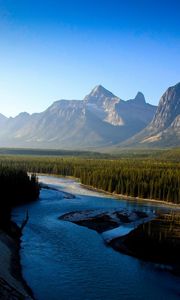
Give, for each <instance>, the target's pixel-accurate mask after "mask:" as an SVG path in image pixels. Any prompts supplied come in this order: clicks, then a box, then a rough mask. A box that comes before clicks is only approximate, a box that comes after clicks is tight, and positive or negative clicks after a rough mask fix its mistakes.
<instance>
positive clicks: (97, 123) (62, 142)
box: [0, 85, 156, 149]
mask: <svg viewBox="0 0 180 300" xmlns="http://www.w3.org/2000/svg"><path fill="white" fill-rule="evenodd" d="M155 110H156V107H155V106H153V105H150V104H148V103H146V101H145V98H144V95H143V94H142V93H141V92H138V94H137V95H136V97H135V98H134V99H130V100H127V101H124V100H122V99H120V98H119V97H117V96H115V95H114V94H113V93H111V92H110V91H108V90H107V89H105V88H104V87H103V86H101V85H98V86H96V87H95V88H94V89H93V90H92V91H91V92H90V93H89V94H88V95H87V96H85V98H84V99H83V100H59V101H56V102H54V103H53V104H52V105H51V106H50V107H48V108H47V109H46V110H45V111H43V112H41V113H34V114H32V115H29V114H28V113H20V114H19V115H18V116H16V117H15V118H6V120H5V122H4V123H3V124H1V123H0V126H1V131H0V146H1V147H36V148H61V149H62V148H73V149H80V148H89V147H103V146H110V145H114V144H117V143H119V142H121V141H124V140H126V139H127V138H130V137H131V136H133V135H134V134H136V133H137V132H139V131H140V130H142V129H143V128H145V127H146V126H147V124H148V123H149V122H150V121H151V120H152V118H153V115H154V113H155ZM0 120H1V119H0Z"/></svg>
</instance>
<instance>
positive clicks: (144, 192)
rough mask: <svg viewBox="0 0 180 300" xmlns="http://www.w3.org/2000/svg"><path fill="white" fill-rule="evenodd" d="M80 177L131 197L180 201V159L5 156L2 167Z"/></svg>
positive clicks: (95, 185) (108, 190)
mask: <svg viewBox="0 0 180 300" xmlns="http://www.w3.org/2000/svg"><path fill="white" fill-rule="evenodd" d="M3 166H9V167H13V168H21V169H23V170H24V171H28V172H33V173H46V174H47V173H48V174H57V175H62V176H74V177H76V178H79V179H80V181H81V183H82V184H85V185H89V186H92V187H95V188H98V189H102V190H104V191H107V192H110V193H116V194H122V195H126V196H131V197H139V198H145V199H146V198H147V199H156V200H163V201H167V202H173V203H180V163H179V162H173V161H172V162H171V161H168V162H166V161H159V160H155V159H145V160H143V159H133V158H132V159H112V160H111V159H85V158H77V157H76V158H73V157H72V158H70V157H69V158H67V157H66V158H65V157H64V158H62V157H61V158H59V157H50V156H49V157H32V156H24V157H23V156H15V157H13V156H2V157H0V167H3Z"/></svg>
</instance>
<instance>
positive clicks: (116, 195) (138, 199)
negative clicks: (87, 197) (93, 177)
mask: <svg viewBox="0 0 180 300" xmlns="http://www.w3.org/2000/svg"><path fill="white" fill-rule="evenodd" d="M36 174H37V177H38V176H52V177H57V178H58V177H59V178H67V179H74V180H75V181H77V182H79V183H80V185H81V186H82V187H83V188H85V189H86V190H90V191H94V192H99V193H103V194H105V195H109V196H113V197H114V198H116V199H119V198H121V200H125V201H126V200H137V201H139V202H145V201H147V202H152V203H159V204H162V205H164V206H167V207H170V208H177V209H180V204H177V203H173V202H167V201H163V200H157V199H148V198H140V197H133V196H127V195H123V194H116V193H110V192H107V191H105V190H102V189H98V188H96V187H93V186H91V185H86V184H83V183H81V181H80V179H79V178H77V177H73V176H63V175H59V174H49V173H36Z"/></svg>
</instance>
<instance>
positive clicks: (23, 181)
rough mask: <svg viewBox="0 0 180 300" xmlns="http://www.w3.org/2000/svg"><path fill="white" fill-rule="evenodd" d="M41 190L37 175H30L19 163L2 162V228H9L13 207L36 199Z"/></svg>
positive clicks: (0, 208) (0, 179) (0, 225)
mask: <svg viewBox="0 0 180 300" xmlns="http://www.w3.org/2000/svg"><path fill="white" fill-rule="evenodd" d="M39 190H40V188H39V184H38V180H37V177H36V175H34V174H32V175H30V176H28V174H27V172H26V171H25V169H24V168H21V167H20V166H17V165H14V166H12V165H11V164H9V163H7V164H6V163H3V164H0V228H3V229H8V228H9V224H10V217H11V209H12V207H14V206H16V205H19V204H23V203H27V202H28V201H32V200H36V199H37V198H38V196H39Z"/></svg>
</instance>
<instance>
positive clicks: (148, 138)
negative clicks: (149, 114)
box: [122, 83, 180, 147]
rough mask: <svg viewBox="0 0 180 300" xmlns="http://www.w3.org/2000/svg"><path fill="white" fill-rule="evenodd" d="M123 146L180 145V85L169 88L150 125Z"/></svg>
mask: <svg viewBox="0 0 180 300" xmlns="http://www.w3.org/2000/svg"><path fill="white" fill-rule="evenodd" d="M122 145H123V146H128V147H135V146H138V147H174V146H179V145H180V83H178V84H176V85H175V86H172V87H169V88H168V89H167V91H166V92H165V93H164V94H163V96H162V97H161V99H160V101H159V105H158V108H157V110H156V113H155V115H154V118H153V120H152V121H151V122H150V124H149V125H148V126H147V127H146V128H145V129H144V130H142V131H141V132H140V133H138V134H137V135H135V136H134V137H132V138H130V139H129V140H128V141H126V142H125V143H123V144H122Z"/></svg>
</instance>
